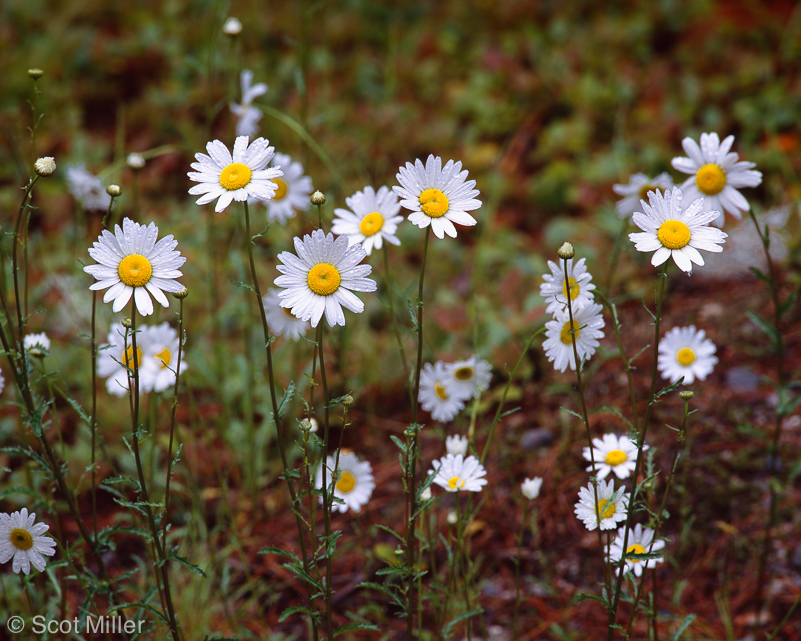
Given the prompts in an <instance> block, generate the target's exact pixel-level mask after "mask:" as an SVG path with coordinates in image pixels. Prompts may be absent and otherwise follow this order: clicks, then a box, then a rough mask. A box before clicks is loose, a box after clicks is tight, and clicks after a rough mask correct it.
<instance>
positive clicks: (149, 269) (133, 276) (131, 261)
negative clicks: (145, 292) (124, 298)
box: [117, 254, 153, 287]
mask: <svg viewBox="0 0 801 641" xmlns="http://www.w3.org/2000/svg"><path fill="white" fill-rule="evenodd" d="M117 273H118V274H119V276H120V280H121V281H122V282H123V283H125V284H126V285H128V286H129V287H142V286H143V285H145V284H146V283H147V282H148V281H149V280H150V277H151V276H152V275H153V266H152V265H151V264H150V261H149V260H148V259H147V258H145V257H144V256H140V255H139V254H130V255H129V256H126V257H125V258H123V259H122V260H121V261H120V266H119V267H117Z"/></svg>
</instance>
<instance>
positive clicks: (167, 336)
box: [136, 322, 187, 392]
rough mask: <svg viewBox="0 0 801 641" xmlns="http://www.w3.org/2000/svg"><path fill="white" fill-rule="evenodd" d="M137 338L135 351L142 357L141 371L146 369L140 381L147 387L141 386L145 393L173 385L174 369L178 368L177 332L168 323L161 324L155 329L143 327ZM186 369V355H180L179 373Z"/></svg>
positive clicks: (162, 389)
mask: <svg viewBox="0 0 801 641" xmlns="http://www.w3.org/2000/svg"><path fill="white" fill-rule="evenodd" d="M141 329H142V331H141V333H140V334H139V336H137V337H136V348H137V351H138V350H139V349H140V341H141V350H142V352H143V355H142V370H145V369H147V370H148V371H147V372H145V376H144V377H142V373H141V372H140V379H142V381H143V382H146V383H147V385H144V384H143V385H142V389H143V391H145V392H150V391H156V392H163V391H164V390H166V389H168V388H171V387H173V386H174V385H175V368H176V367H178V347H179V338H178V332H177V331H176V330H175V329H173V328H172V327H170V324H169V323H166V322H165V323H162V324H161V325H156V326H155V327H147V326H144V327H142V328H141ZM186 368H187V364H186V354H182V355H181V371H180V372H179V373H180V374H183V372H184V370H185V369H186Z"/></svg>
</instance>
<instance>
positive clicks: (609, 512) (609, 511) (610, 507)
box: [598, 500, 617, 519]
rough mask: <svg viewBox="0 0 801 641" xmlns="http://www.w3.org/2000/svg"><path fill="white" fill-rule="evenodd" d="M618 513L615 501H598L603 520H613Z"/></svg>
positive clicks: (599, 512)
mask: <svg viewBox="0 0 801 641" xmlns="http://www.w3.org/2000/svg"><path fill="white" fill-rule="evenodd" d="M616 511H617V508H616V507H615V503H614V501H607V500H603V501H598V514H600V515H601V518H602V519H608V518H611V517H612V516H613V515H614V513H615V512H616Z"/></svg>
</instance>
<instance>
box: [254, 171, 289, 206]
mask: <svg viewBox="0 0 801 641" xmlns="http://www.w3.org/2000/svg"><path fill="white" fill-rule="evenodd" d="M248 171H250V170H249V169H248ZM249 176H250V175H249V174H248V177H249ZM270 180H272V181H273V182H274V183H275V184H276V185H278V187H277V188H276V190H275V196H273V200H283V199H284V198H286V192H287V190H288V189H289V188H288V187H287V184H286V180H284V179H283V178H271V179H270Z"/></svg>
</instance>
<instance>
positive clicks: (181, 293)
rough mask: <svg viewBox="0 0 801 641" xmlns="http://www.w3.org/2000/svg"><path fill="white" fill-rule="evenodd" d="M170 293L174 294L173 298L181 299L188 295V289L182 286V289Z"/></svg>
mask: <svg viewBox="0 0 801 641" xmlns="http://www.w3.org/2000/svg"><path fill="white" fill-rule="evenodd" d="M172 295H173V296H175V298H177V299H178V300H183V299H184V298H186V297H187V296H189V290H188V289H187V288H186V287H184V288H183V289H181V290H179V291H177V292H173V293H172Z"/></svg>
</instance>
